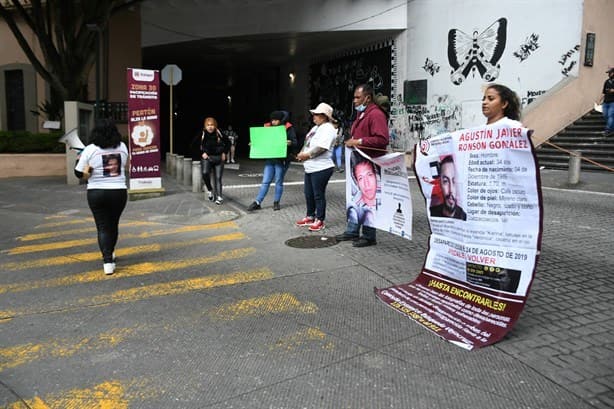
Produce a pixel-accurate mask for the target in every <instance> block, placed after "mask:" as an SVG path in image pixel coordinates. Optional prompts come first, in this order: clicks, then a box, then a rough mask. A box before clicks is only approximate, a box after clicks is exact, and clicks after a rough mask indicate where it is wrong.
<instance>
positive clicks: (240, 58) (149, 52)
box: [144, 30, 398, 68]
mask: <svg viewBox="0 0 614 409" xmlns="http://www.w3.org/2000/svg"><path fill="white" fill-rule="evenodd" d="M396 33H398V30H377V31H343V32H319V33H285V34H263V35H251V36H240V37H224V38H209V39H202V40H193V41H187V42H181V43H175V44H165V45H159V46H152V47H146V48H145V49H144V55H145V57H146V59H147V60H149V61H161V60H164V61H165V62H168V63H175V64H211V63H214V62H215V63H223V64H225V65H231V66H237V67H239V68H240V67H241V66H242V65H244V64H250V63H254V64H264V65H280V64H284V63H292V62H294V61H297V60H307V61H309V60H316V59H318V58H322V57H325V56H331V55H335V54H337V53H340V52H343V51H346V50H351V49H353V48H358V47H361V46H364V45H369V44H373V43H376V42H379V41H383V40H385V39H387V38H391V37H392V36H393V35H395V34H396Z"/></svg>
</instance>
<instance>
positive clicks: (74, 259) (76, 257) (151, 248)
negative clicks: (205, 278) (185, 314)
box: [0, 232, 246, 292]
mask: <svg viewBox="0 0 614 409" xmlns="http://www.w3.org/2000/svg"><path fill="white" fill-rule="evenodd" d="M245 237H246V236H245V234H243V233H240V232H236V233H229V234H220V235H217V236H212V237H203V238H200V239H196V240H190V241H180V242H172V243H163V244H157V243H154V244H147V245H143V246H133V247H125V248H121V249H117V250H116V251H115V254H116V255H117V257H126V256H131V255H133V254H141V253H155V252H159V251H162V250H172V249H178V248H183V247H190V246H194V245H197V244H205V243H218V242H224V241H233V240H241V239H244V238H245ZM100 257H101V256H100V252H99V251H95V252H88V253H77V254H67V255H65V256H58V257H47V258H42V259H38V260H32V261H18V262H12V263H5V264H0V271H2V270H5V271H6V270H25V269H30V268H37V267H49V266H59V265H66V264H73V263H81V262H84V261H96V260H100ZM0 292H2V291H1V290H0Z"/></svg>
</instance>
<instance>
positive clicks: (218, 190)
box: [200, 159, 224, 197]
mask: <svg viewBox="0 0 614 409" xmlns="http://www.w3.org/2000/svg"><path fill="white" fill-rule="evenodd" d="M200 164H201V168H202V170H203V180H204V182H205V186H207V190H208V191H209V192H213V196H215V197H217V196H222V176H223V175H224V162H220V163H218V164H217V165H214V164H212V163H211V161H209V160H208V159H203V160H201V162H200ZM212 171H213V173H214V178H213V187H212V186H211V173H212Z"/></svg>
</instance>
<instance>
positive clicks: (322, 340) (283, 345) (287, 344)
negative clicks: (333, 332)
mask: <svg viewBox="0 0 614 409" xmlns="http://www.w3.org/2000/svg"><path fill="white" fill-rule="evenodd" d="M314 342H316V343H318V344H319V345H320V347H321V348H322V349H327V350H330V349H333V348H334V347H335V346H334V344H333V343H332V342H330V341H326V334H325V333H324V332H322V331H321V330H320V328H314V327H309V328H305V329H302V330H299V331H297V332H295V333H293V334H291V335H289V336H287V337H284V338H280V339H278V340H277V342H276V343H275V344H274V345H271V346H270V347H269V349H285V350H287V351H291V350H294V349H296V348H299V347H303V346H305V345H306V344H308V343H314Z"/></svg>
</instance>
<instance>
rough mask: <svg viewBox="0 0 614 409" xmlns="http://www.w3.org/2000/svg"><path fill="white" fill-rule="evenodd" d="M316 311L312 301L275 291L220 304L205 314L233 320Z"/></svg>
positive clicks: (316, 308) (215, 317)
mask: <svg viewBox="0 0 614 409" xmlns="http://www.w3.org/2000/svg"><path fill="white" fill-rule="evenodd" d="M317 311H318V307H317V306H316V305H315V304H314V303H312V302H301V301H299V300H298V299H297V298H296V297H295V296H294V295H293V294H290V293H276V294H271V295H267V296H264V297H256V298H249V299H246V300H241V301H239V302H236V303H231V304H227V305H222V306H220V307H218V308H215V309H213V310H211V311H209V312H208V313H207V315H208V316H209V317H210V318H213V319H219V320H234V319H237V318H245V317H254V316H263V315H268V314H278V313H288V312H300V313H306V314H314V313H316V312H317Z"/></svg>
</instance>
